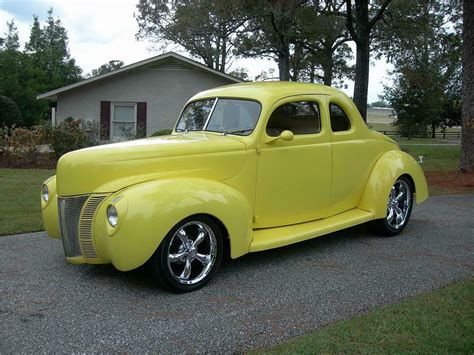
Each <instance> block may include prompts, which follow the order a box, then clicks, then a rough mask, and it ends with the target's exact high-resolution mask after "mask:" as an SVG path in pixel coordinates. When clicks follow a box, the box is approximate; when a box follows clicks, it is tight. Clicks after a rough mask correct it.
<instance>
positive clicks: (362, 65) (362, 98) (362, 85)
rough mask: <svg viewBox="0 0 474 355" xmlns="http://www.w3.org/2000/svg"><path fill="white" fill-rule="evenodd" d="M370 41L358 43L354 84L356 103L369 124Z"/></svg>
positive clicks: (363, 40) (364, 40)
mask: <svg viewBox="0 0 474 355" xmlns="http://www.w3.org/2000/svg"><path fill="white" fill-rule="evenodd" d="M369 64H370V49H369V40H368V38H367V39H365V38H364V39H362V40H361V41H359V43H357V54H356V73H355V83H354V103H355V104H356V106H357V108H358V109H359V112H360V115H361V116H362V118H363V119H364V121H366V122H367V93H368V91H369Z"/></svg>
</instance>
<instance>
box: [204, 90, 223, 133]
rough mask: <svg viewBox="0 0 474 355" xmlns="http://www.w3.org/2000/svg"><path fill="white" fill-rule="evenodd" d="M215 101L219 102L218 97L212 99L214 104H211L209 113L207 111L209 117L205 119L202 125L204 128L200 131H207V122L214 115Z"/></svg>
mask: <svg viewBox="0 0 474 355" xmlns="http://www.w3.org/2000/svg"><path fill="white" fill-rule="evenodd" d="M217 101H219V98H218V97H215V98H214V104H212V107H211V111H209V115H208V116H207V118H206V122H205V123H204V127H203V128H202V131H207V126H208V125H209V121H210V120H211V117H212V114H213V113H214V109H215V108H216V105H217Z"/></svg>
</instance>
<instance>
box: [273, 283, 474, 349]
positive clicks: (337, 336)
mask: <svg viewBox="0 0 474 355" xmlns="http://www.w3.org/2000/svg"><path fill="white" fill-rule="evenodd" d="M268 352H270V353H277V354H286V353H299V354H316V353H387V352H389V353H424V354H430V353H437V354H443V353H444V354H448V353H466V354H467V353H471V354H472V353H473V352H474V280H469V281H465V282H462V283H459V284H454V285H451V286H448V287H446V288H443V289H439V290H436V291H433V292H430V293H427V294H424V295H420V296H415V297H413V298H410V299H407V300H404V301H402V302H401V303H398V304H393V305H389V306H387V307H384V308H382V309H379V310H377V311H374V312H371V313H369V314H366V315H361V316H356V317H354V318H352V319H348V320H344V321H340V322H337V323H334V324H332V325H329V326H326V327H324V328H322V329H320V330H318V331H316V332H313V333H309V334H307V335H304V336H301V337H298V338H294V339H293V340H290V341H289V342H286V343H283V344H281V345H280V346H278V347H276V348H273V349H270V350H269V351H268Z"/></svg>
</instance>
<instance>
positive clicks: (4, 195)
mask: <svg viewBox="0 0 474 355" xmlns="http://www.w3.org/2000/svg"><path fill="white" fill-rule="evenodd" d="M51 175H54V170H43V169H0V196H1V198H0V235H5V234H16V233H23V232H33V231H39V230H42V229H43V224H42V223H41V205H40V189H41V183H42V182H43V181H44V180H46V178H48V177H49V176H51Z"/></svg>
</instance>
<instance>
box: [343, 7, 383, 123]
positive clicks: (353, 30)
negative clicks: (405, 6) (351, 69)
mask: <svg viewBox="0 0 474 355" xmlns="http://www.w3.org/2000/svg"><path fill="white" fill-rule="evenodd" d="M390 2H391V0H380V1H376V2H373V3H372V4H371V5H370V6H369V0H354V1H353V0H345V11H337V12H336V13H337V14H338V15H340V16H343V17H344V18H345V20H346V26H347V30H348V31H349V34H350V36H351V39H352V40H353V41H354V42H355V44H356V68H355V83H354V103H355V104H356V106H357V108H358V109H359V111H360V114H361V116H362V118H363V119H364V120H367V94H368V89H369V64H370V46H371V41H372V32H373V30H374V28H375V26H376V25H377V24H378V23H379V22H380V20H382V19H383V17H384V13H385V11H386V9H387V7H388V6H389V4H390Z"/></svg>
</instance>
